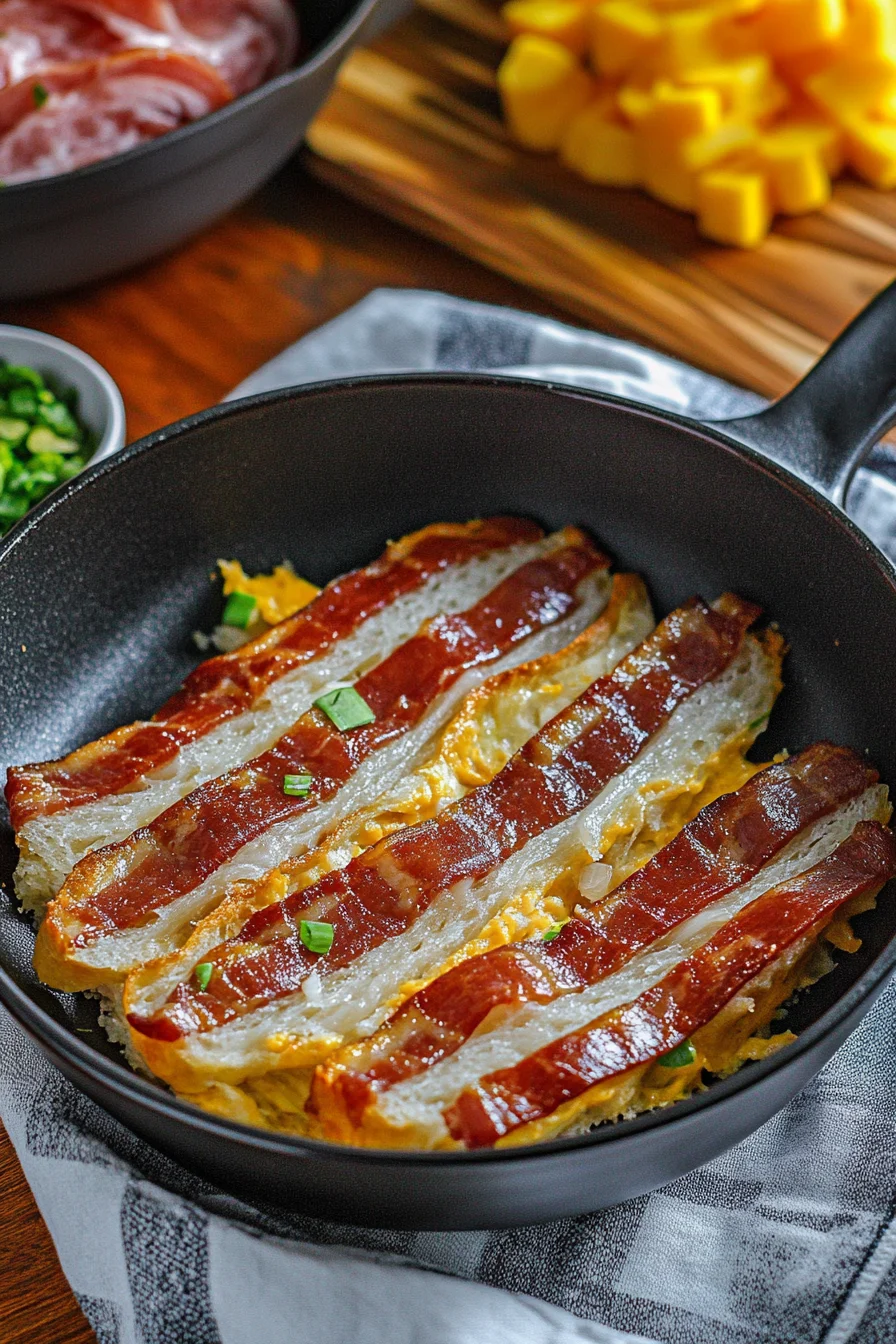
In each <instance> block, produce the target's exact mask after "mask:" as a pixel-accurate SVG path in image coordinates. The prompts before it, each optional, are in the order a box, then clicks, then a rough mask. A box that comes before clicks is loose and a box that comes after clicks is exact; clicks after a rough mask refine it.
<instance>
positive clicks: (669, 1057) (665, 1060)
mask: <svg viewBox="0 0 896 1344" xmlns="http://www.w3.org/2000/svg"><path fill="white" fill-rule="evenodd" d="M696 1058H697V1051H696V1050H695V1049H694V1046H693V1044H692V1043H691V1041H689V1040H684V1041H682V1042H681V1045H676V1047H675V1049H674V1050H669V1051H667V1053H666V1054H665V1055H660V1057H659V1059H658V1060H657V1064H662V1066H663V1068H664V1069H683V1068H684V1066H685V1064H693V1062H694V1060H695V1059H696Z"/></svg>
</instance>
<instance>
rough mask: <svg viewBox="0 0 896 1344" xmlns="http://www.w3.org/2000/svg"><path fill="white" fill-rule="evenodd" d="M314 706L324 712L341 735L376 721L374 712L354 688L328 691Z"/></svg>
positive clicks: (343, 687)
mask: <svg viewBox="0 0 896 1344" xmlns="http://www.w3.org/2000/svg"><path fill="white" fill-rule="evenodd" d="M314 704H315V707H316V708H317V709H321V710H323V712H324V714H326V716H327V718H328V719H330V721H331V722H332V723H334V724H335V725H336V727H337V728H338V729H339V731H340V733H347V732H348V731H349V729H351V728H361V727H362V726H363V725H364V724H365V723H373V722H374V720H375V719H376V715H375V714H374V712H373V710H372V709H371V708H370V706H369V705H368V703H367V701H366V700H365V699H364V697H363V695H359V694H358V692H357V691H356V690H355V688H354V686H337V687H336V690H335V691H327V693H326V695H322V696H321V697H320V699H319V700H315V702H314Z"/></svg>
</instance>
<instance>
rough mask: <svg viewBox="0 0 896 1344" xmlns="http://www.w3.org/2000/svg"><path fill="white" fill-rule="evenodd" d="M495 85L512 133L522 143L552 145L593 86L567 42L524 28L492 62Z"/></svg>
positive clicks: (543, 147)
mask: <svg viewBox="0 0 896 1344" xmlns="http://www.w3.org/2000/svg"><path fill="white" fill-rule="evenodd" d="M498 91H499V93H500V95H501V103H502V105H503V108H504V115H505V117H506V118H507V124H508V126H509V127H510V130H511V133H512V135H513V136H514V138H515V139H516V140H518V141H519V142H520V144H521V145H525V146H526V148H527V149H540V150H548V149H557V148H558V146H559V144H560V141H561V139H562V137H563V132H564V131H565V129H566V127H567V125H568V123H569V122H570V120H571V119H572V117H573V116H574V115H575V113H576V112H578V111H580V109H581V108H583V107H584V106H585V105H586V104H587V103H588V102H590V100H591V98H592V97H593V94H594V86H593V83H592V81H591V79H590V78H589V77H588V75H587V74H586V72H585V71H584V70H583V69H582V66H581V65H580V64H579V62H578V60H577V59H576V57H575V56H574V55H573V53H572V52H571V51H570V50H569V48H568V47H564V46H563V45H562V44H561V43H559V42H552V41H551V40H550V39H549V38H546V37H536V36H535V35H533V34H530V33H524V34H523V35H522V36H521V37H515V38H514V39H513V41H512V42H511V44H510V46H509V47H508V49H507V52H506V54H505V56H504V59H503V61H502V62H501V64H500V66H499V67H498Z"/></svg>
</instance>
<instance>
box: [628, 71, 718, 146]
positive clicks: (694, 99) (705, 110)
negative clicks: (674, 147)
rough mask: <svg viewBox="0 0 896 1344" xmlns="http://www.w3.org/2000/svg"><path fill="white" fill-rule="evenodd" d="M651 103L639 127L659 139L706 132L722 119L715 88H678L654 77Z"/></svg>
mask: <svg viewBox="0 0 896 1344" xmlns="http://www.w3.org/2000/svg"><path fill="white" fill-rule="evenodd" d="M652 92H653V105H652V107H651V108H650V110H649V112H648V113H647V115H646V116H645V117H644V119H643V121H642V123H641V126H642V129H643V130H644V131H645V133H646V134H648V135H656V136H658V137H659V138H660V139H662V140H666V141H669V140H680V139H682V138H683V137H685V136H689V135H706V134H707V133H708V132H710V131H714V130H716V129H717V128H718V127H719V126H720V125H721V121H722V99H721V95H720V94H719V92H718V90H716V89H703V88H696V89H694V88H692V89H687V88H679V87H678V86H677V85H675V84H672V83H670V82H669V80H666V79H660V80H657V82H656V84H655V85H654V86H653V91H652Z"/></svg>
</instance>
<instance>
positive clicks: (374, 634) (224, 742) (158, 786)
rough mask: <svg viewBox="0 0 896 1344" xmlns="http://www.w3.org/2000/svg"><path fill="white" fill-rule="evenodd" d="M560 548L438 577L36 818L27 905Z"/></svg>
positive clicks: (28, 849) (538, 546)
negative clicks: (122, 773) (134, 778)
mask: <svg viewBox="0 0 896 1344" xmlns="http://www.w3.org/2000/svg"><path fill="white" fill-rule="evenodd" d="M557 545H558V536H557V535H556V534H555V535H553V536H551V537H545V538H543V539H542V540H540V541H537V542H534V543H530V544H527V545H520V546H508V547H505V548H504V549H502V550H497V551H490V552H488V553H487V554H485V555H480V556H476V557H474V558H473V559H471V560H468V561H465V562H464V563H463V564H462V565H458V566H456V567H454V568H453V569H448V570H444V571H442V572H441V573H439V574H435V575H433V576H432V578H430V579H429V580H427V582H426V583H424V584H423V585H422V586H421V587H420V588H418V589H416V590H415V591H414V592H411V593H405V594H404V595H403V596H401V597H399V598H396V600H395V601H394V602H392V603H390V604H389V606H388V607H386V608H384V609H383V610H382V611H379V612H377V613H376V614H375V615H373V616H370V617H369V618H368V619H367V620H366V621H365V622H364V623H363V624H362V625H361V626H360V627H359V628H358V629H357V630H355V631H354V632H353V633H352V634H351V635H349V636H347V637H346V638H345V639H341V640H339V641H337V642H336V643H335V644H334V645H332V646H331V647H330V648H329V649H328V650H327V651H326V652H325V653H324V654H323V655H322V656H321V657H319V658H316V659H313V660H311V661H310V662H308V663H305V664H303V665H302V666H301V667H299V668H296V669H295V670H294V671H292V672H289V673H287V674H286V675H285V676H283V677H281V678H280V679H279V680H278V681H275V682H272V684H271V685H270V686H269V687H268V688H267V690H266V691H265V692H264V694H263V695H262V696H261V697H259V699H258V700H257V701H256V703H255V704H254V705H253V706H252V708H251V709H249V710H246V711H245V712H244V713H242V714H238V715H236V716H235V717H234V718H232V719H227V720H226V721H225V722H224V723H221V724H219V725H218V726H217V727H216V728H213V729H212V731H211V732H210V733H206V734H205V736H204V737H201V738H198V739H197V740H196V741H194V742H190V743H188V745H187V746H185V747H183V748H182V749H181V750H180V751H179V752H178V754H177V756H176V757H175V758H174V759H173V760H172V761H169V762H168V763H167V764H166V765H164V766H163V767H161V768H160V769H159V770H157V771H154V772H153V773H152V774H150V775H146V776H144V777H143V778H142V779H141V780H139V781H138V782H136V783H135V784H134V785H133V786H131V787H129V788H128V789H125V790H123V791H122V792H120V793H116V794H111V795H110V796H108V797H105V798H99V799H97V800H96V801H95V802H92V803H85V804H83V805H82V806H80V807H75V808H68V809H66V810H65V811H62V812H55V813H53V814H51V815H50V816H46V817H36V818H34V820H32V821H29V822H28V823H27V824H26V825H25V826H23V827H22V829H21V831H20V832H19V835H18V837H17V839H18V843H19V849H20V852H21V856H22V857H21V860H20V862H19V865H18V868H17V869H16V873H15V886H16V895H17V896H18V898H19V900H20V901H21V902H22V905H23V906H24V907H25V909H34V910H40V909H42V907H43V905H44V904H45V903H46V902H47V901H48V900H50V899H51V897H53V896H54V895H55V894H56V892H57V891H58V890H59V888H60V887H61V886H62V884H63V882H64V881H65V879H66V877H67V876H68V874H69V873H70V872H71V870H72V868H74V866H75V864H76V863H77V862H78V860H79V859H82V858H83V857H84V855H85V854H89V853H90V852H91V850H94V849H97V848H98V847H99V846H100V845H111V844H115V843H116V842H117V841H119V840H124V839H125V838H126V837H127V836H129V835H130V834H131V833H132V832H133V831H135V830H137V829H138V827H140V826H147V825H148V824H149V823H150V822H151V821H153V820H154V818H155V817H157V816H158V815H159V813H160V812H164V811H165V809H166V808H167V807H170V806H171V804H172V803H175V802H177V801H178V799H180V798H183V797H184V796H185V795H186V794H188V793H190V792H191V791H192V790H193V789H196V788H198V787H199V786H200V784H204V783H205V782H206V781H207V780H209V779H214V778H216V777H217V776H218V775H221V774H223V773H224V772H225V771H226V770H229V769H231V768H232V767H234V766H236V765H242V764H244V763H245V762H246V761H249V760H252V758H253V757H255V756H258V755H260V754H261V753H262V752H264V751H267V750H268V748H269V747H272V746H273V745H274V743H275V742H276V741H277V739H278V738H279V737H281V736H282V734H283V733H284V732H285V731H286V730H287V728H289V727H291V726H292V724H294V723H295V722H296V720H297V719H299V718H300V717H301V716H302V714H304V713H305V711H306V710H307V709H308V708H309V707H310V705H311V703H312V701H314V700H316V699H317V698H318V696H320V695H321V694H323V692H324V691H325V690H327V689H328V687H330V686H331V685H333V684H339V683H340V682H343V681H356V680H357V679H358V677H359V676H361V675H362V674H363V673H365V672H367V671H369V670H370V668H372V667H374V666H375V665H376V664H377V663H379V662H381V661H382V659H383V658H385V657H386V656H387V654H389V653H391V651H392V650H393V649H395V648H397V647H398V645H399V644H403V643H405V641H406V640H408V639H410V638H411V637H412V636H413V635H415V634H416V633H417V631H418V630H419V629H420V626H421V625H422V624H423V622H424V621H425V620H427V619H428V618H429V617H431V616H433V615H435V614H436V613H437V612H444V613H446V614H453V613H455V612H458V611H464V610H465V609H466V608H467V607H470V606H472V605H473V604H474V603H475V602H478V601H479V599H480V598H482V597H484V596H485V594H486V593H488V592H490V590H491V589H492V588H494V587H495V586H496V585H497V584H499V583H500V582H501V581H502V580H503V579H505V578H507V576H508V575H509V574H511V573H512V572H513V571H514V570H515V569H517V568H519V566H520V565H523V564H526V563H527V562H528V561H530V560H534V559H536V558H537V557H539V556H543V555H548V554H550V553H551V551H553V550H555V549H556V547H557Z"/></svg>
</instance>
